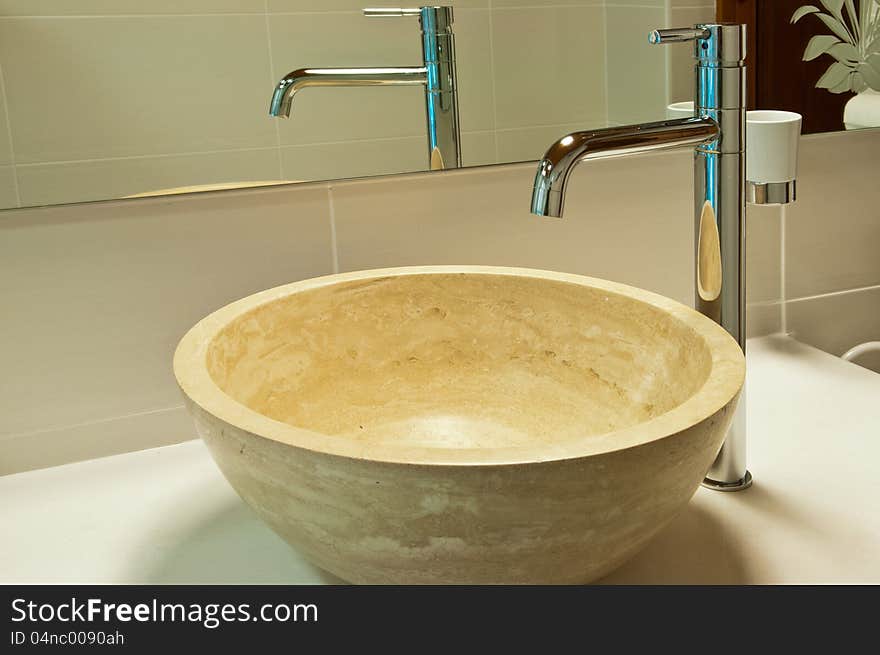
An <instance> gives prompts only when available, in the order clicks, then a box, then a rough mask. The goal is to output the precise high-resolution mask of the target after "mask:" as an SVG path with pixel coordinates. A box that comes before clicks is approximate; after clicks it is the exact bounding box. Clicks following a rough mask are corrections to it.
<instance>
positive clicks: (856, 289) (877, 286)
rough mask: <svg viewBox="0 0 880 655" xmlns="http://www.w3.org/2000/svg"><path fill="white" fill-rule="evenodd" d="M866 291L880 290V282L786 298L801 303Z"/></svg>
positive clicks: (787, 301) (789, 301)
mask: <svg viewBox="0 0 880 655" xmlns="http://www.w3.org/2000/svg"><path fill="white" fill-rule="evenodd" d="M866 291H880V284H869V285H868V286H864V287H854V288H852V289H840V290H838V291H829V292H827V293H817V294H814V295H812V296H801V297H799V298H792V299H791V300H786V303H799V302H804V301H811V300H822V299H824V298H834V297H836V296H846V295H848V294H851V293H864V292H866Z"/></svg>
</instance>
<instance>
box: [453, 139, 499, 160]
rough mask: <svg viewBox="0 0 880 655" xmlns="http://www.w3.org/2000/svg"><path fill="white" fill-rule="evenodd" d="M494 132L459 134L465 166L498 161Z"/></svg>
mask: <svg viewBox="0 0 880 655" xmlns="http://www.w3.org/2000/svg"><path fill="white" fill-rule="evenodd" d="M496 151H497V146H496V140H495V132H464V133H463V134H462V135H461V152H462V161H463V162H464V165H465V166H486V165H488V164H495V163H496V162H497V161H498V156H497V154H496Z"/></svg>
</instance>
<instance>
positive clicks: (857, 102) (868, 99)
mask: <svg viewBox="0 0 880 655" xmlns="http://www.w3.org/2000/svg"><path fill="white" fill-rule="evenodd" d="M843 124H844V125H845V126H846V129H848V130H859V129H861V128H863V127H880V91H875V90H874V89H866V90H864V91H862V92H861V93H860V94H858V95H857V96H853V97H852V98H850V100H849V102H847V103H846V107H844V109H843Z"/></svg>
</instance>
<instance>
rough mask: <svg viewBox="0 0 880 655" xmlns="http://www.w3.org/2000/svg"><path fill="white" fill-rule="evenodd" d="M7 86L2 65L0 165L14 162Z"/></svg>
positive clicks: (0, 80)
mask: <svg viewBox="0 0 880 655" xmlns="http://www.w3.org/2000/svg"><path fill="white" fill-rule="evenodd" d="M5 86H6V85H5V84H3V67H2V65H0V165H3V164H12V163H13V156H12V155H13V153H12V142H11V141H10V140H9V133H10V128H9V117H8V116H7V115H6V92H5V90H4V88H5ZM2 206H6V205H2Z"/></svg>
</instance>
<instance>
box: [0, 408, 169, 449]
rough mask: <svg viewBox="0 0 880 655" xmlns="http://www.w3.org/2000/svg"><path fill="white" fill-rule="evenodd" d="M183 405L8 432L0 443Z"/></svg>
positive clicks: (148, 414)
mask: <svg viewBox="0 0 880 655" xmlns="http://www.w3.org/2000/svg"><path fill="white" fill-rule="evenodd" d="M185 407H186V406H185V405H183V404H182V403H181V404H180V405H173V406H171V407H161V408H159V409H148V410H146V411H143V412H132V413H131V414H120V415H119V416H110V417H108V418H100V419H95V420H93V421H82V422H80V423H71V424H70V425H58V426H55V427H49V428H40V429H39V430H25V431H24V432H10V433H8V434H0V443H3V442H4V441H7V440H11V439H18V438H21V437H30V436H36V435H38V434H47V433H49V432H60V431H62V430H73V429H76V428H87V427H89V426H91V425H101V424H103V423H112V422H114V421H122V420H125V419H130V418H138V417H141V416H152V415H153V414H163V413H166V412H176V411H179V410H181V409H185Z"/></svg>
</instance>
